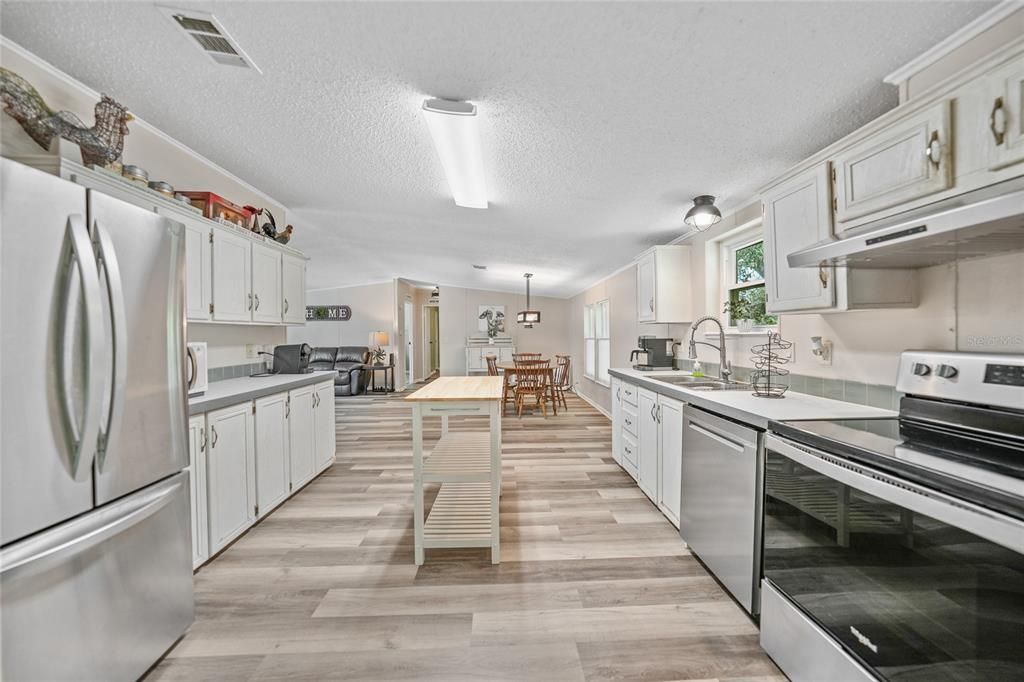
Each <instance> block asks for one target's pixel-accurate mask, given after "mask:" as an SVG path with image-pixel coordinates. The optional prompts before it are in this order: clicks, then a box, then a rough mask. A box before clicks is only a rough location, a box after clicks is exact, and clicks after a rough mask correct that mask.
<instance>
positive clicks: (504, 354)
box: [498, 347, 516, 362]
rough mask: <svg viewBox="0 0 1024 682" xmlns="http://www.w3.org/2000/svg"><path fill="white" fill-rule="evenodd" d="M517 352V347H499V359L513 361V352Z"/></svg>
mask: <svg viewBox="0 0 1024 682" xmlns="http://www.w3.org/2000/svg"><path fill="white" fill-rule="evenodd" d="M515 352H516V349H515V348H508V347H506V348H499V349H498V360H499V362H512V354H513V353H515Z"/></svg>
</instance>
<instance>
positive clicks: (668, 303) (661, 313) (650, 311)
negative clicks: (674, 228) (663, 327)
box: [636, 245, 693, 324]
mask: <svg viewBox="0 0 1024 682" xmlns="http://www.w3.org/2000/svg"><path fill="white" fill-rule="evenodd" d="M636 319H637V321H638V322H651V323H660V324H674V323H685V322H692V321H693V295H692V292H691V289H690V247H689V246H678V245H675V246H656V247H654V248H653V249H651V250H649V251H647V252H646V253H644V254H643V255H641V256H640V258H639V259H638V260H637V263H636Z"/></svg>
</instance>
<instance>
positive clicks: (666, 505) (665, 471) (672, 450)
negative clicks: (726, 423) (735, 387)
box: [658, 396, 683, 528]
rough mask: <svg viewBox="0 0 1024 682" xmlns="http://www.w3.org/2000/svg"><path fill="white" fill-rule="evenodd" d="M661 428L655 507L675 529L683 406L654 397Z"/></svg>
mask: <svg viewBox="0 0 1024 682" xmlns="http://www.w3.org/2000/svg"><path fill="white" fill-rule="evenodd" d="M658 421H659V422H660V424H659V426H660V427H661V473H660V475H659V476H658V504H659V506H660V507H661V510H662V511H663V512H664V513H665V515H666V516H667V517H668V518H669V520H670V521H671V522H672V523H673V524H675V526H676V528H678V527H679V491H680V489H681V487H682V484H683V481H682V470H683V403H681V402H679V401H678V400H673V399H672V398H666V397H665V396H658Z"/></svg>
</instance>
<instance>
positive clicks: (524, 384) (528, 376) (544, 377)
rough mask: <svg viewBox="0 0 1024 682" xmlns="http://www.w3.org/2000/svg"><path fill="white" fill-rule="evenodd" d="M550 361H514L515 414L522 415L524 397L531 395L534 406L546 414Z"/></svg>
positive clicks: (524, 402)
mask: <svg viewBox="0 0 1024 682" xmlns="http://www.w3.org/2000/svg"><path fill="white" fill-rule="evenodd" d="M550 367H551V363H550V362H549V361H547V360H541V361H536V360H535V361H523V362H522V363H520V362H516V414H517V415H518V416H520V417H522V416H523V406H524V405H525V404H526V397H527V396H531V395H532V396H533V399H534V408H535V409H536V408H537V407H539V408H540V409H541V411H543V412H544V416H545V417H546V416H547V415H548V403H547V401H548V384H547V381H548V374H549V369H550Z"/></svg>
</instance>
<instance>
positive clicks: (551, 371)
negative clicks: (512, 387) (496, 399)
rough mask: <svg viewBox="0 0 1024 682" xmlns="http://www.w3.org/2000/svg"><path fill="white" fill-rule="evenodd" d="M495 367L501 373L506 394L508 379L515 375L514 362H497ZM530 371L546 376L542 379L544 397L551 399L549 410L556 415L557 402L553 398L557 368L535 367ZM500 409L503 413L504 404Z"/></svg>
mask: <svg viewBox="0 0 1024 682" xmlns="http://www.w3.org/2000/svg"><path fill="white" fill-rule="evenodd" d="M497 367H498V371H499V372H501V373H502V374H503V375H504V376H505V386H504V388H505V392H507V391H508V387H509V383H508V382H509V379H511V378H512V377H513V376H515V374H516V363H514V362H499V363H497ZM530 369H536V370H539V371H541V372H544V373H545V374H546V375H547V376H546V377H545V379H544V384H545V386H546V388H545V391H544V393H545V396H546V397H548V398H550V399H551V408H552V409H553V410H554V413H555V414H556V415H557V414H558V400H556V398H555V369H557V368H556V367H550V366H548V367H537V366H534V367H531V368H530ZM501 408H502V412H504V411H505V405H504V403H503V404H502V406H501Z"/></svg>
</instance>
